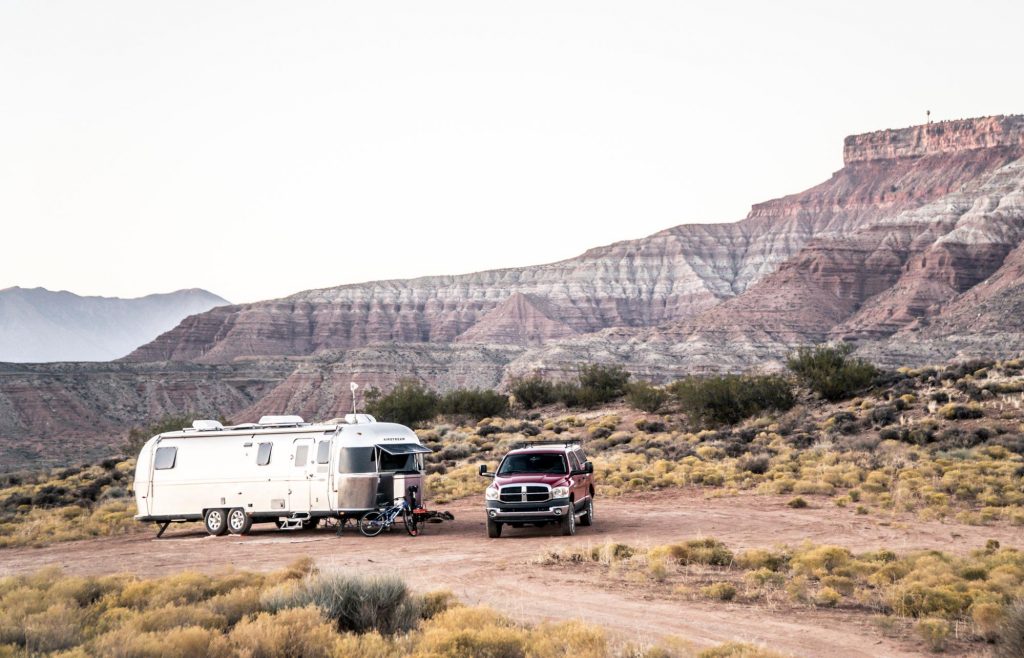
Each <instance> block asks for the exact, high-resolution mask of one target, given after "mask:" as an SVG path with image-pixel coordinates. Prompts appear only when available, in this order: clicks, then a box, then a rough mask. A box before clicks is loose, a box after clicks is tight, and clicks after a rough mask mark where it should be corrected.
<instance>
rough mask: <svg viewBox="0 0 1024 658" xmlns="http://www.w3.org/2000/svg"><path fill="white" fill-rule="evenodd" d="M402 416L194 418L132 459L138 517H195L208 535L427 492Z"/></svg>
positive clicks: (295, 522)
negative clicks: (387, 419)
mask: <svg viewBox="0 0 1024 658" xmlns="http://www.w3.org/2000/svg"><path fill="white" fill-rule="evenodd" d="M429 452H431V450H430V449H429V448H427V447H424V446H423V445H421V444H420V441H419V438H417V436H416V434H415V433H414V432H413V431H412V430H410V429H409V428H408V427H405V426H404V425H396V424H393V423H378V422H376V420H375V419H374V418H373V417H372V416H368V415H366V414H350V415H348V416H346V417H345V418H344V419H335V420H332V421H329V422H327V423H319V424H313V423H306V422H304V421H303V420H302V418H300V417H298V416H264V417H263V418H261V419H260V422H259V423H255V424H249V425H235V426H232V427H223V426H222V425H221V424H220V423H218V422H217V421H212V420H198V421H196V422H194V423H193V424H192V427H191V428H188V429H183V430H181V431H178V432H165V433H164V434H160V435H157V436H154V437H153V438H151V439H150V440H149V441H147V442H146V445H145V446H143V448H142V452H141V453H140V454H139V460H138V464H137V466H136V468H135V499H136V503H137V504H138V512H139V513H138V514H137V515H136V517H135V518H136V519H138V520H140V521H154V522H157V523H162V524H163V528H162V529H161V531H160V532H161V533H163V530H164V529H166V527H167V524H169V523H172V522H176V521H199V520H202V521H204V522H205V524H206V530H207V532H209V533H210V534H212V535H221V534H224V533H226V532H232V533H235V534H244V533H246V532H248V531H249V528H250V527H251V526H252V524H253V523H259V522H277V523H278V525H279V526H280V527H282V528H299V527H303V526H309V525H311V524H315V523H316V522H317V521H319V520H320V519H324V518H334V519H344V518H345V517H351V516H356V517H358V516H359V515H361V514H363V513H364V512H366V511H368V510H371V509H375V508H376V507H377V505H378V503H390V502H392V501H393V500H394V499H396V498H400V497H402V496H405V495H408V492H409V491H410V488H412V492H413V494H412V495H414V496H415V498H416V499H415V500H413V501H410V502H411V503H412V504H413V505H414V506H419V505H421V504H422V502H423V500H422V499H423V494H424V492H423V479H424V472H423V454H424V453H429Z"/></svg>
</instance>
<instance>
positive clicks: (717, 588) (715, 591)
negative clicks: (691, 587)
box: [700, 583, 736, 601]
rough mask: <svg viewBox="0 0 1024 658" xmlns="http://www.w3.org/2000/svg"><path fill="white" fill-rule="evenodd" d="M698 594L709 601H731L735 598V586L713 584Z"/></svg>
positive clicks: (703, 588) (730, 584)
mask: <svg viewBox="0 0 1024 658" xmlns="http://www.w3.org/2000/svg"><path fill="white" fill-rule="evenodd" d="M700 593H701V594H702V595H703V596H705V597H707V598H709V599H718V600H719V601H732V600H733V599H734V598H736V586H735V585H733V584H732V583H714V584H711V585H708V586H706V587H702V588H701V589H700Z"/></svg>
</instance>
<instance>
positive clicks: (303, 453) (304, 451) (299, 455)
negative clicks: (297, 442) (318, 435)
mask: <svg viewBox="0 0 1024 658" xmlns="http://www.w3.org/2000/svg"><path fill="white" fill-rule="evenodd" d="M308 459H309V446H297V447H296V448H295V465H296V466H305V465H306V461H307V460H308Z"/></svg>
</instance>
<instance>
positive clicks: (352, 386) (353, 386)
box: [348, 382, 359, 413]
mask: <svg viewBox="0 0 1024 658" xmlns="http://www.w3.org/2000/svg"><path fill="white" fill-rule="evenodd" d="M348 387H349V389H350V390H351V391H352V413H358V412H359V410H358V409H356V389H357V388H359V384H357V383H355V382H351V383H349V385H348Z"/></svg>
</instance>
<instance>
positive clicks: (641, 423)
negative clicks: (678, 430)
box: [636, 418, 667, 434]
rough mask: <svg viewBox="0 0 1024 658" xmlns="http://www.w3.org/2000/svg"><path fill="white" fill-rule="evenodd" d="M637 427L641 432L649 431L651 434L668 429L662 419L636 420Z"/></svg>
mask: <svg viewBox="0 0 1024 658" xmlns="http://www.w3.org/2000/svg"><path fill="white" fill-rule="evenodd" d="M636 428H637V429H638V430H640V431H641V432H648V433H650V434H657V433H658V432H664V431H665V430H666V429H667V428H666V427H665V423H663V422H661V421H660V420H647V419H645V418H641V419H640V420H638V421H636Z"/></svg>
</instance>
